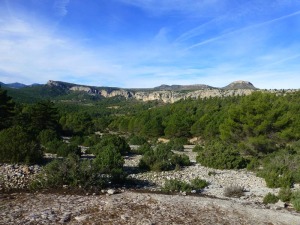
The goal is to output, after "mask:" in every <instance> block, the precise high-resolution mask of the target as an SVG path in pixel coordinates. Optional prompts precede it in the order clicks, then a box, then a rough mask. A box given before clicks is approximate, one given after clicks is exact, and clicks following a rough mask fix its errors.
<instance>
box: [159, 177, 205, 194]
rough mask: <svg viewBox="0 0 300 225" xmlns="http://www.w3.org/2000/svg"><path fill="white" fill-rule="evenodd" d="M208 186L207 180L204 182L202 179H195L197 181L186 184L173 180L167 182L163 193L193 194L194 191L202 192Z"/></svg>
mask: <svg viewBox="0 0 300 225" xmlns="http://www.w3.org/2000/svg"><path fill="white" fill-rule="evenodd" d="M207 186H208V182H207V181H205V180H202V179H200V178H195V179H193V180H191V182H190V183H186V182H184V181H181V180H177V179H171V180H166V181H165V185H164V187H163V191H165V192H176V191H182V192H191V191H192V190H201V189H203V188H205V187H207Z"/></svg>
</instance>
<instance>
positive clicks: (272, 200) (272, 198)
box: [263, 192, 278, 204]
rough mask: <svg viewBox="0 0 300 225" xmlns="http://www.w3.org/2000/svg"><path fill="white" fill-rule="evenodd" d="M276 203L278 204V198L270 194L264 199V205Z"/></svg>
mask: <svg viewBox="0 0 300 225" xmlns="http://www.w3.org/2000/svg"><path fill="white" fill-rule="evenodd" d="M276 202H278V197H277V196H276V195H274V194H272V193H270V192H269V193H268V194H267V195H266V196H265V197H264V199H263V203H264V204H275V203H276Z"/></svg>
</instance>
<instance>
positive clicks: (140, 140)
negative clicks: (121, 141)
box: [129, 136, 147, 145]
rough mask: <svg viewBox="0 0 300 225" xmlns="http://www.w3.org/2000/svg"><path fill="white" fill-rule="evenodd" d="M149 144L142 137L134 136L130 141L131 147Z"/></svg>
mask: <svg viewBox="0 0 300 225" xmlns="http://www.w3.org/2000/svg"><path fill="white" fill-rule="evenodd" d="M145 143H147V140H146V139H145V138H143V137H141V136H133V137H131V138H130V140H129V144H131V145H143V144H145Z"/></svg>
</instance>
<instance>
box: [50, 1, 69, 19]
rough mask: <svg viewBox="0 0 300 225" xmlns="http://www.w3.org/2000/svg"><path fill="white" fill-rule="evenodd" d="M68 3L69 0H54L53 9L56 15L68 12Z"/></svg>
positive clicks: (62, 15)
mask: <svg viewBox="0 0 300 225" xmlns="http://www.w3.org/2000/svg"><path fill="white" fill-rule="evenodd" d="M69 3H70V0H55V2H54V5H53V7H54V9H55V12H56V14H57V15H58V16H61V17H64V16H66V15H67V14H68V10H67V6H68V4H69Z"/></svg>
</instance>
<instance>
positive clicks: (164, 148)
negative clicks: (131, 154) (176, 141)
mask: <svg viewBox="0 0 300 225" xmlns="http://www.w3.org/2000/svg"><path fill="white" fill-rule="evenodd" d="M176 165H177V166H180V167H181V166H188V165H190V160H189V158H188V156H186V155H178V154H174V153H173V152H172V151H171V148H170V147H169V146H168V145H167V144H159V145H157V146H156V148H155V149H153V150H152V149H151V150H149V151H146V153H145V154H144V155H143V157H142V158H141V160H140V163H139V167H140V168H141V169H143V170H153V171H165V170H172V169H175V167H176Z"/></svg>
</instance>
